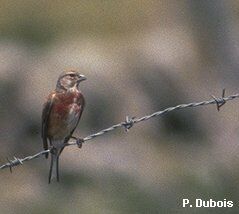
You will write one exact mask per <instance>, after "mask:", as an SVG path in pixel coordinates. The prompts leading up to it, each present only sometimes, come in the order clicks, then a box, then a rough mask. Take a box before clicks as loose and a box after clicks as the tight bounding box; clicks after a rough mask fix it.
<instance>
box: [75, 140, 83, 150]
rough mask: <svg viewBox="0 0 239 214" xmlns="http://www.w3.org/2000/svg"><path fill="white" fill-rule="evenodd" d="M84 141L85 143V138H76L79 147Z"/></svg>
mask: <svg viewBox="0 0 239 214" xmlns="http://www.w3.org/2000/svg"><path fill="white" fill-rule="evenodd" d="M83 143H84V139H83V138H77V139H76V144H77V146H78V148H81V147H82V144H83Z"/></svg>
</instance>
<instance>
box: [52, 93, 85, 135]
mask: <svg viewBox="0 0 239 214" xmlns="http://www.w3.org/2000/svg"><path fill="white" fill-rule="evenodd" d="M83 105H84V100H83V97H82V95H81V94H80V93H79V92H78V93H77V92H71V93H65V94H60V95H59V96H58V97H57V99H56V101H55V103H54V105H53V107H52V111H51V114H50V121H49V122H50V123H49V130H48V134H49V135H50V136H52V137H54V138H65V137H66V136H68V135H69V134H70V133H71V131H72V130H73V129H74V128H75V127H76V125H77V122H78V119H79V117H80V114H81V111H82V109H83Z"/></svg>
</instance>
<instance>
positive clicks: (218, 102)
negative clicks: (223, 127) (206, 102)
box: [211, 88, 226, 111]
mask: <svg viewBox="0 0 239 214" xmlns="http://www.w3.org/2000/svg"><path fill="white" fill-rule="evenodd" d="M225 93H226V89H225V88H224V89H223V90H222V97H215V96H214V95H211V96H212V98H213V99H214V100H215V102H216V105H217V111H220V108H221V107H222V106H223V105H225V104H226V100H225V99H224V98H225Z"/></svg>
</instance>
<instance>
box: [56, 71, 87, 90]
mask: <svg viewBox="0 0 239 214" xmlns="http://www.w3.org/2000/svg"><path fill="white" fill-rule="evenodd" d="M84 80H86V77H85V76H84V75H82V74H80V73H79V72H77V71H75V70H70V71H66V72H64V73H62V74H61V75H60V76H59V78H58V81H57V85H56V88H57V89H63V90H68V89H71V88H74V87H77V88H78V86H79V84H80V82H82V81H84Z"/></svg>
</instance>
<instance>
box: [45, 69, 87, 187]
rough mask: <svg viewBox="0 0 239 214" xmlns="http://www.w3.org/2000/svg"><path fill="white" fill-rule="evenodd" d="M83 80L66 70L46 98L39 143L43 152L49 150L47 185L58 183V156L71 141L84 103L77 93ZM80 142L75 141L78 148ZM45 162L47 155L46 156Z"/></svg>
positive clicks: (74, 72)
mask: <svg viewBox="0 0 239 214" xmlns="http://www.w3.org/2000/svg"><path fill="white" fill-rule="evenodd" d="M84 80H86V77H85V76H84V75H81V74H79V73H78V72H77V71H74V70H70V71H67V72H64V73H62V74H61V75H60V76H59V78H58V80H57V84H56V89H55V90H54V91H53V92H52V93H50V94H49V96H48V98H47V101H46V102H45V104H44V107H43V111H42V139H43V147H44V149H45V150H47V149H48V146H49V147H50V154H51V165H50V172H49V177H48V181H49V183H50V182H51V180H52V178H54V177H56V179H57V181H59V156H60V154H61V153H62V151H63V149H64V147H65V146H66V144H67V142H68V141H69V140H70V138H71V137H72V134H73V132H74V130H75V129H76V127H77V125H78V123H79V120H80V118H81V115H82V112H83V109H84V106H85V99H84V96H83V94H82V93H81V91H80V90H79V84H80V82H82V81H84ZM82 142H83V140H82V139H78V140H77V144H78V146H79V147H81V145H82ZM46 158H48V153H47V154H46Z"/></svg>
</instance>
